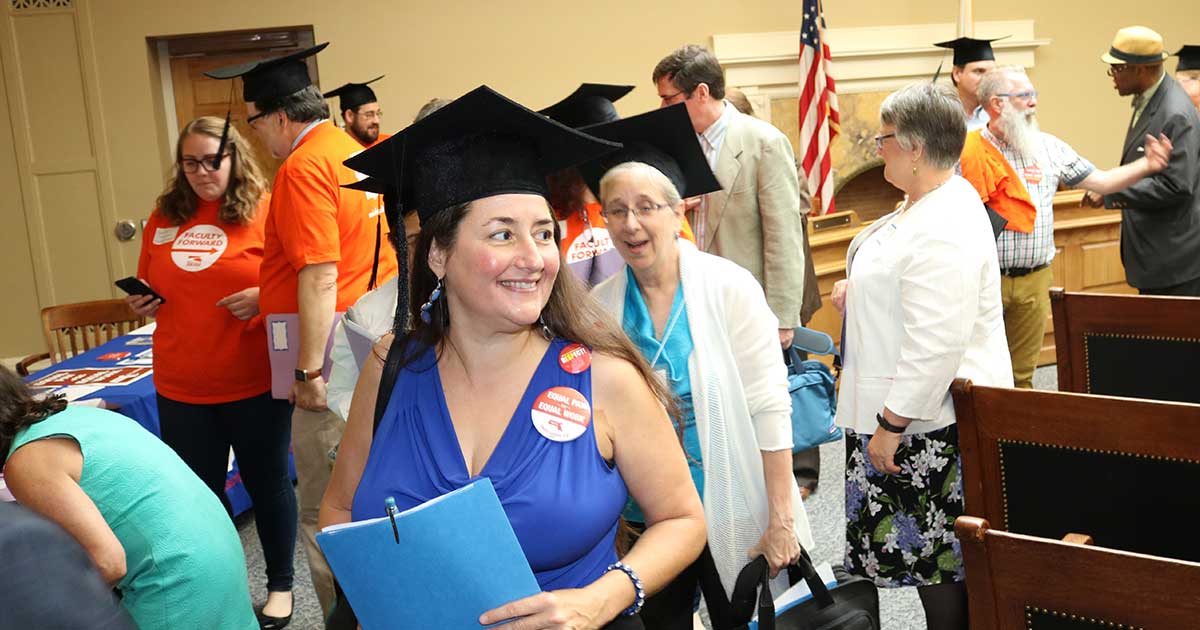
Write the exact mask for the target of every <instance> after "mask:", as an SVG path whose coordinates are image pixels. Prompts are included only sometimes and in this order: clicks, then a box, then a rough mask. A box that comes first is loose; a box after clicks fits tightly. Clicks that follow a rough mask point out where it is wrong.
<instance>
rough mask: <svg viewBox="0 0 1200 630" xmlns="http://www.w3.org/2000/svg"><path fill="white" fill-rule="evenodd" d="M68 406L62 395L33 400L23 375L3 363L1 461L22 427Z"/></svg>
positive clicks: (0, 373) (0, 379) (0, 378)
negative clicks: (18, 374)
mask: <svg viewBox="0 0 1200 630" xmlns="http://www.w3.org/2000/svg"><path fill="white" fill-rule="evenodd" d="M66 408H67V401H66V399H64V398H63V397H62V395H51V396H47V397H45V398H43V399H41V400H34V398H33V392H32V391H31V390H30V389H29V386H28V385H26V384H25V381H23V380H21V377H19V376H17V375H16V374H13V372H12V370H10V369H8V368H7V367H4V366H2V365H0V464H3V463H4V460H6V459H8V449H10V448H12V444H13V440H15V439H16V437H17V433H20V432H21V429H24V428H25V427H28V426H30V425H32V424H37V423H38V422H41V421H42V420H45V419H46V418H49V417H50V416H52V415H54V414H56V413H58V412H60V411H62V410H63V409H66Z"/></svg>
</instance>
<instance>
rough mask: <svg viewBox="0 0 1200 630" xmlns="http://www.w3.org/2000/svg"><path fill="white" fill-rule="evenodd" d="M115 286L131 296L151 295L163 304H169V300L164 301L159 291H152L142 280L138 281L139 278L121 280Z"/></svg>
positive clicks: (130, 277) (131, 277)
mask: <svg viewBox="0 0 1200 630" xmlns="http://www.w3.org/2000/svg"><path fill="white" fill-rule="evenodd" d="M113 284H115V285H117V288H118V289H121V290H122V291H124V292H126V293H128V294H129V295H150V296H153V297H155V298H156V299H158V301H159V302H160V303H162V304H166V303H167V300H166V299H164V298H163V296H161V295H159V294H158V292H157V291H155V290H154V289H151V288H150V285H148V284H146V283H145V282H142V281H141V280H138V279H137V278H135V277H133V276H129V277H128V278H121V279H120V280H117V281H116V282H114V283H113Z"/></svg>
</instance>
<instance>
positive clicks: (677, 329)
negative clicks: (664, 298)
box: [622, 265, 704, 523]
mask: <svg viewBox="0 0 1200 630" xmlns="http://www.w3.org/2000/svg"><path fill="white" fill-rule="evenodd" d="M625 273H626V274H628V278H629V282H628V284H627V285H626V288H625V313H624V316H623V324H622V326H623V328H624V329H625V334H626V335H628V336H629V339H630V340H632V341H633V344H634V345H635V346H637V348H638V350H640V351H641V353H642V356H644V357H646V361H648V362H650V363H651V365H650V367H651V369H653V370H654V372H655V373H656V374H657V375H658V376H659V377H665V379H666V382H667V385H668V386H669V387H670V388H671V393H672V394H674V395H675V398H676V399H677V403H678V405H679V411H680V415H681V416H682V418H681V419H682V421H683V450H684V452H685V453H686V454H687V459H688V467H689V468H690V469H691V473H692V482H693V483H695V484H696V491H697V492H699V493H700V497H701V498H703V497H704V460H703V458H702V457H701V455H700V435H699V433H697V431H696V412H695V409H694V408H693V407H692V381H691V378H690V377H689V375H688V358H689V357H691V355H692V350H693V349H694V348H695V344H693V343H692V333H691V328H690V327H689V326H688V316H687V305H686V303H685V302H684V299H683V283H682V282H681V283H679V287H678V288H677V289H675V299H674V301H673V302H672V303H671V315H670V317H668V318H667V325H666V327H665V328H664V329H663V338H662V339H659V338H657V337H655V335H654V320H653V319H651V317H650V309H649V308H647V307H646V300H645V299H644V298H642V292H641V290H640V289H639V288H638V282H637V278H635V277H634V275H633V270H632V269H630V268H629V266H628V265H626V267H625ZM624 516H625V520H627V521H631V522H634V523H644V522H646V516H645V515H644V514H642V510H641V508H640V507H638V505H637V503H635V502H634V501H633V499H632V498H630V499H629V503H628V504H627V505H626V506H625V512H624Z"/></svg>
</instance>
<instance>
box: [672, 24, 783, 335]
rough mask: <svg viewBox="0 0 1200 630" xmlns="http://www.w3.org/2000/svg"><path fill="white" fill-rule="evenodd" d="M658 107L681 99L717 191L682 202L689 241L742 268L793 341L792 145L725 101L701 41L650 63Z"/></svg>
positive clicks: (718, 72) (721, 76)
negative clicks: (691, 236)
mask: <svg viewBox="0 0 1200 630" xmlns="http://www.w3.org/2000/svg"><path fill="white" fill-rule="evenodd" d="M653 80H654V83H655V86H656V88H657V89H658V96H659V98H660V99H661V100H662V106H663V107H667V106H668V105H674V104H675V103H680V102H682V103H684V104H685V106H686V107H687V111H688V116H689V117H690V118H691V119H692V126H693V127H694V128H695V130H696V135H697V136H699V138H700V146H701V147H702V148H703V149H704V154H705V156H706V157H707V158H708V165H709V166H710V167H712V169H713V173H714V174H715V175H716V176H717V181H719V182H720V183H721V187H722V190H719V191H717V192H714V193H710V194H708V195H704V196H703V197H701V198H698V199H692V200H688V211H689V215H690V216H689V217H688V218H689V220H690V222H691V226H692V230H693V232H695V235H696V245H697V246H698V247H699V248H700V249H701V250H703V251H706V252H709V253H711V254H715V255H717V256H720V257H722V258H726V259H729V260H732V261H733V262H735V263H737V264H738V265H741V266H742V267H745V268H746V269H747V270H749V271H750V273H752V274H753V275H754V277H755V278H756V279H757V280H758V282H759V284H760V285H762V288H763V292H764V293H766V296H767V304H768V305H770V307H771V311H772V312H774V313H775V317H777V318H778V319H779V342H780V344H781V345H783V346H784V347H787V346H788V345H790V344H791V343H792V329H793V328H795V327H796V326H799V325H800V305H801V302H802V301H803V298H804V253H803V238H804V237H803V234H802V232H801V224H800V222H801V221H802V220H803V217H802V216H801V214H800V196H799V192H798V190H799V182H798V180H797V177H796V161H795V157H794V155H793V154H792V145H791V144H790V143H789V142H788V139H787V137H786V136H784V135H783V133H782V132H780V131H779V130H778V129H776V128H775V127H772V126H771V125H770V124H769V123H767V122H764V121H761V120H758V119H757V118H754V117H751V116H747V115H745V114H743V113H741V112H739V111H737V109H736V108H734V106H733V105H732V104H730V103H728V102H726V101H725V71H724V70H723V69H722V68H721V64H720V63H718V62H717V58H716V57H715V56H713V54H712V53H711V52H709V51H708V50H706V49H705V48H703V47H701V46H696V45H688V46H683V47H682V48H679V49H677V50H675V51H674V52H672V53H671V54H670V55H667V56H666V57H664V58H663V60H662V61H660V62H658V65H657V66H656V67H655V68H654V75H653Z"/></svg>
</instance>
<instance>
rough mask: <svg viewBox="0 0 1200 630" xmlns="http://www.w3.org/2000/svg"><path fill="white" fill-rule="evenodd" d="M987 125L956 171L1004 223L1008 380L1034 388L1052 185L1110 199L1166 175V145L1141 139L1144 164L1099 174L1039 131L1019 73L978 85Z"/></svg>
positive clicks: (1008, 70) (1046, 284)
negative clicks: (1010, 370) (1010, 371)
mask: <svg viewBox="0 0 1200 630" xmlns="http://www.w3.org/2000/svg"><path fill="white" fill-rule="evenodd" d="M978 96H979V103H980V104H981V105H982V106H983V107H984V108H985V109H986V110H987V112H988V115H989V116H990V117H991V120H990V122H989V123H988V125H987V126H986V127H984V128H982V129H978V130H976V131H972V132H971V133H969V134H967V141H966V143H965V145H964V147H963V155H962V161H961V162H960V171H961V173H962V176H963V177H964V178H966V179H967V181H970V182H971V184H972V185H973V186H975V189H976V190H977V191H978V192H979V195H980V198H981V199H982V200H983V202H984V204H986V205H987V206H988V207H990V208H992V209H993V210H995V211H996V212H998V213H999V214H1000V215H1001V216H1003V217H1004V218H1006V219H1008V221H1009V223H1008V225H1007V226H1006V228H1005V230H1004V231H1003V232H1001V234H1000V236H999V238H997V239H996V251H997V254H998V256H999V259H1000V273H1001V278H1000V291H1001V298H1002V302H1003V305H1004V328H1005V333H1006V334H1007V337H1008V350H1009V353H1010V354H1011V355H1012V364H1013V381H1014V382H1015V384H1016V386H1017V387H1023V388H1026V389H1028V388H1031V387H1033V370H1034V368H1035V367H1037V360H1038V356H1039V355H1040V354H1041V349H1042V339H1043V337H1044V336H1045V332H1046V318H1047V317H1049V315H1050V293H1049V292H1050V284H1051V282H1052V281H1053V271H1052V269H1051V267H1050V262H1051V261H1052V260H1053V259H1054V193H1055V191H1056V190H1057V189H1058V184H1059V182H1062V183H1064V184H1065V185H1067V186H1068V187H1072V188H1084V189H1086V190H1092V191H1096V192H1098V193H1101V194H1109V193H1112V192H1116V191H1119V190H1123V189H1124V188H1126V187H1128V186H1130V185H1132V184H1133V183H1134V182H1137V181H1138V180H1140V179H1141V178H1143V177H1145V176H1147V175H1150V174H1152V173H1157V172H1158V171H1161V170H1162V169H1164V168H1166V164H1167V159H1168V158H1169V157H1170V155H1171V143H1170V141H1169V140H1167V139H1166V137H1160V138H1159V139H1155V138H1152V137H1149V136H1147V138H1146V144H1145V157H1142V158H1140V159H1138V160H1137V161H1135V162H1131V163H1129V164H1126V165H1124V166H1120V167H1117V168H1114V169H1111V170H1107V171H1104V170H1098V169H1097V168H1096V167H1095V166H1093V165H1092V163H1091V162H1089V161H1087V160H1086V159H1084V158H1083V157H1081V156H1080V155H1079V154H1078V153H1076V152H1075V150H1074V149H1072V148H1071V147H1070V146H1069V145H1067V143H1065V142H1063V141H1062V140H1059V139H1058V138H1056V137H1054V136H1052V135H1050V134H1048V133H1045V132H1043V131H1041V130H1039V129H1038V123H1037V91H1036V90H1034V88H1033V83H1032V82H1030V80H1029V77H1028V76H1027V75H1026V74H1025V70H1024V69H1023V68H1021V67H1019V66H1006V67H1000V68H996V69H994V70H991V71H990V72H988V73H987V74H985V75H984V77H983V79H982V80H981V81H980V83H979V94H978Z"/></svg>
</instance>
